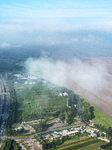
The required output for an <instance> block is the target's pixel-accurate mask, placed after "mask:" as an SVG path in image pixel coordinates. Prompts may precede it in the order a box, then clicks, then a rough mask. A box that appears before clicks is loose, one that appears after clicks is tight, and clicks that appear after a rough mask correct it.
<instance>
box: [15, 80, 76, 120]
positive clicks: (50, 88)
mask: <svg viewBox="0 0 112 150" xmlns="http://www.w3.org/2000/svg"><path fill="white" fill-rule="evenodd" d="M14 88H15V91H16V97H17V104H18V106H17V108H18V110H17V118H18V121H22V120H26V119H27V120H28V119H29V120H30V119H31V118H34V117H36V118H37V117H38V118H39V117H40V118H43V117H46V116H55V115H57V114H58V113H60V112H61V111H66V110H67V107H66V106H67V99H73V98H74V92H72V91H71V90H68V89H66V88H64V87H60V86H57V85H54V84H52V83H50V82H47V81H46V82H43V81H42V80H39V81H38V82H37V83H35V85H25V84H23V83H21V84H20V83H18V84H15V86H14ZM63 92H67V93H68V94H69V95H68V96H67V97H66V96H63V95H62V96H59V93H63ZM74 102H75V101H74Z"/></svg>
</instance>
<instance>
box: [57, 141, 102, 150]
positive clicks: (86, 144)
mask: <svg viewBox="0 0 112 150" xmlns="http://www.w3.org/2000/svg"><path fill="white" fill-rule="evenodd" d="M99 142H100V140H92V141H89V142H85V143H82V144H80V143H79V144H78V145H76V144H71V147H70V145H69V146H68V145H67V148H66V147H64V148H61V149H59V150H62V149H64V150H73V149H75V150H77V149H79V148H82V147H86V146H88V145H91V144H95V143H99Z"/></svg>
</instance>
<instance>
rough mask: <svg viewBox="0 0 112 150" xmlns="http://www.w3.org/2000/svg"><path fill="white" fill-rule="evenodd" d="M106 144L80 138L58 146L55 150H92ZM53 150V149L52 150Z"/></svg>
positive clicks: (93, 139) (96, 140)
mask: <svg viewBox="0 0 112 150" xmlns="http://www.w3.org/2000/svg"><path fill="white" fill-rule="evenodd" d="M104 143H106V142H104V141H101V140H98V139H96V138H91V137H89V138H88V137H81V138H80V139H79V140H76V139H74V140H72V141H71V140H69V141H66V142H65V143H64V144H62V145H60V146H58V147H57V148H56V149H57V150H73V149H75V150H85V149H86V150H94V149H98V148H99V146H100V145H102V144H104ZM52 150H53V149H52Z"/></svg>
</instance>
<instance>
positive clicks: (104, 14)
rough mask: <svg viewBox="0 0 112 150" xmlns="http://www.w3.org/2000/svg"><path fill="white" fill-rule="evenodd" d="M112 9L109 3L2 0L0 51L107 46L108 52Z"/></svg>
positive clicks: (66, 0) (60, 0) (62, 0)
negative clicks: (14, 48) (11, 48)
mask: <svg viewBox="0 0 112 150" xmlns="http://www.w3.org/2000/svg"><path fill="white" fill-rule="evenodd" d="M111 6H112V1H111V0H106V1H105V0H94V1H93V0H91V1H89V0H69V1H68V0H57V1H53V0H47V1H45V0H41V1H38V0H32V1H31V0H24V1H23V0H10V1H9V0H5V1H3V0H1V1H0V36H1V38H0V48H9V47H16V48H17V47H22V46H23V45H28V44H34V45H35V44H37V45H38V44H46V45H59V44H65V45H66V44H70V45H72V46H74V44H77V43H80V44H82V45H83V44H84V43H86V44H87V43H90V46H91V45H93V44H94V45H96V44H98V43H99V47H101V45H102V44H105V43H106V46H107V47H108V49H109V48H110V47H111V44H110V43H111V32H112V8H111ZM107 36H108V38H109V39H107Z"/></svg>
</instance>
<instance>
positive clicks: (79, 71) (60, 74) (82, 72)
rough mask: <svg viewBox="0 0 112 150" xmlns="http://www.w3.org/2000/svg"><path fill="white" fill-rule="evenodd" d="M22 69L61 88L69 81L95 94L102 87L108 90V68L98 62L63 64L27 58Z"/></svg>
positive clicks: (79, 61) (46, 59) (45, 59)
mask: <svg viewBox="0 0 112 150" xmlns="http://www.w3.org/2000/svg"><path fill="white" fill-rule="evenodd" d="M24 67H25V69H26V71H27V73H28V74H32V75H37V76H39V77H41V78H45V79H48V80H50V81H51V82H53V83H56V84H59V85H62V86H64V85H65V83H66V82H67V81H68V80H69V79H70V80H72V81H74V82H76V83H77V84H78V85H80V86H81V87H83V88H84V89H86V90H88V91H90V92H92V93H95V94H98V93H99V91H102V90H103V89H104V87H105V88H108V83H107V78H108V77H109V76H110V74H109V73H108V68H107V66H106V65H105V63H101V62H100V63H98V61H93V60H86V61H83V60H80V59H78V58H74V60H73V61H71V62H64V61H53V60H51V59H48V58H41V59H34V58H28V59H27V60H26V62H25V63H24ZM74 86H75V85H74Z"/></svg>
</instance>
